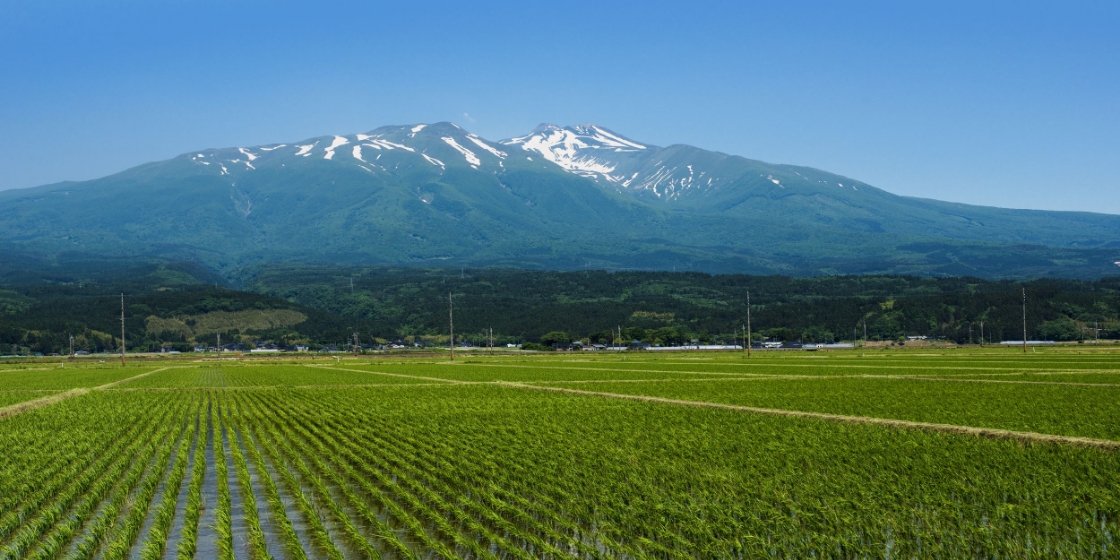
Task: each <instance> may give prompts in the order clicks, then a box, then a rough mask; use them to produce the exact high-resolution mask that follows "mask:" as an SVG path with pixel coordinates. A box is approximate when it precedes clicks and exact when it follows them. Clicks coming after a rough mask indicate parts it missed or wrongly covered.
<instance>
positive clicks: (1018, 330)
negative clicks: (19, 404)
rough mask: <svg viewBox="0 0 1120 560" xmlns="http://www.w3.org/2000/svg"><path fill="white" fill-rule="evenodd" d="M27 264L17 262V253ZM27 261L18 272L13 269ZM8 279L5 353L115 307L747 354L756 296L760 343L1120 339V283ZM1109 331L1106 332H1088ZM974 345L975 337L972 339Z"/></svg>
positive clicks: (89, 345)
mask: <svg viewBox="0 0 1120 560" xmlns="http://www.w3.org/2000/svg"><path fill="white" fill-rule="evenodd" d="M17 256H18V255H17ZM16 261H18V262H16ZM10 262H12V263H14V264H7V263H5V265H3V266H0V354H7V353H33V352H39V353H43V354H49V353H54V352H66V351H68V344H69V336H70V335H73V336H74V337H75V348H76V349H78V350H85V351H90V352H96V351H106V350H113V349H115V348H117V347H118V346H119V340H120V338H119V337H120V314H121V301H120V298H121V294H124V299H125V310H124V311H125V330H126V335H125V336H126V340H127V344H128V348H129V350H130V351H154V350H159V349H160V348H161V347H169V348H177V349H180V350H185V349H189V348H191V347H193V346H194V345H196V344H197V345H205V346H212V345H214V344H215V343H216V341H217V336H218V334H221V335H222V341H223V343H226V344H230V343H232V344H239V345H240V346H241V347H242V348H251V347H252V346H253V345H254V344H257V343H262V344H263V343H272V344H278V345H289V346H290V345H295V344H306V345H309V346H311V347H312V348H318V347H321V346H339V345H344V344H348V341H349V340H350V337H351V336H352V335H353V333H355V332H356V333H358V335H359V340H360V341H361V342H363V343H365V344H378V343H385V342H389V341H395V340H401V341H405V342H418V343H443V344H445V343H446V336H447V332H448V300H449V297H450V298H451V301H453V302H454V307H455V325H456V333H457V335H458V337H457V338H458V339H459V340H462V341H465V342H481V341H482V340H483V338H484V337H483V333H484V332H487V333H488V332H489V329H491V328H492V329H493V332H494V335H495V338H496V340H497V341H498V342H499V343H509V342H536V341H540V340H541V338H542V337H544V336H545V335H549V333H552V334H551V335H549V336H548V337H547V339H548V340H549V341H554V340H561V339H565V338H570V339H573V340H579V339H584V340H588V341H591V342H599V341H611V340H614V337H613V336H612V334H611V332H612V331H614V330H616V329H618V328H621V329H622V331H623V337H624V338H625V339H627V340H641V341H645V342H649V343H650V344H664V345H671V344H679V343H684V342H689V341H691V340H693V339H696V340H699V341H701V342H723V343H733V342H737V341H740V340H741V336H742V333H741V330H742V328H743V326H744V324H745V322H746V315H747V313H746V310H747V294H748V292H749V293H750V302H751V320H752V327H753V329H752V330H753V333H754V335H755V336H756V338H759V337H767V338H771V339H776V340H783V341H796V340H801V341H804V342H833V341H845V340H861V339H864V337H865V336H866V338H867V339H868V340H888V341H895V340H898V339H899V338H900V337H904V336H907V335H923V336H929V337H934V338H938V339H944V340H948V341H953V342H960V343H966V342H968V341H969V340H972V341H974V342H979V341H980V333H981V323H983V324H984V326H983V332H984V335H985V339H988V340H999V339H1001V338H1004V339H1011V340H1016V339H1020V338H1021V337H1022V293H1023V289H1024V288H1025V289H1026V294H1027V329H1028V336H1030V337H1031V338H1039V339H1050V340H1077V339H1080V338H1082V337H1086V338H1093V337H1094V336H1096V335H1098V334H1099V336H1100V337H1101V338H1120V316H1118V313H1120V278H1115V277H1114V278H1107V279H1103V280H1099V281H1093V282H1090V281H1077V280H1035V281H1030V282H1026V283H1018V282H1012V281H998V282H997V281H988V280H981V279H976V278H920V277H908V276H827V277H816V278H790V277H784V276H748V275H709V274H703V273H696V272H677V273H674V272H605V271H601V270H588V271H578V272H548V271H526V270H517V269H436V268H432V269H420V268H359V267H340V266H306V265H291V266H280V265H268V266H261V267H257V268H252V269H246V270H243V271H242V272H241V276H240V277H238V278H235V279H234V281H233V282H232V283H229V284H227V283H225V281H224V280H223V279H222V278H220V277H218V276H216V275H214V274H213V273H211V272H210V271H209V270H207V269H205V268H202V267H200V266H198V265H194V264H191V263H178V262H158V261H133V260H127V259H120V260H78V259H74V260H62V261H56V262H47V261H41V260H36V259H32V258H26V259H24V260H22V261H19V260H18V259H13V260H12V261H10ZM1097 328H1099V329H1100V331H1099V333H1097V332H1096V331H1095V330H1094V329H1097ZM970 337H971V338H970Z"/></svg>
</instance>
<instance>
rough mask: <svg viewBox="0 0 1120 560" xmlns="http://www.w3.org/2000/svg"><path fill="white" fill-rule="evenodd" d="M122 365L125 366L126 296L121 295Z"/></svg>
mask: <svg viewBox="0 0 1120 560" xmlns="http://www.w3.org/2000/svg"><path fill="white" fill-rule="evenodd" d="M121 365H122V366H123V365H124V294H121Z"/></svg>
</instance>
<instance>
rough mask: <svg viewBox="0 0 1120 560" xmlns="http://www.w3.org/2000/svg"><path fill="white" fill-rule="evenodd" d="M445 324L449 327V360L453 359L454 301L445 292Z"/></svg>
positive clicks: (448, 293) (449, 293)
mask: <svg viewBox="0 0 1120 560" xmlns="http://www.w3.org/2000/svg"><path fill="white" fill-rule="evenodd" d="M447 324H448V325H450V327H451V346H450V348H451V361H455V302H454V301H453V300H452V299H451V292H447Z"/></svg>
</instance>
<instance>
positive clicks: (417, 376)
mask: <svg viewBox="0 0 1120 560" xmlns="http://www.w3.org/2000/svg"><path fill="white" fill-rule="evenodd" d="M306 367H309V368H318V369H334V370H338V371H354V372H357V373H369V374H373V375H388V376H390V377H404V378H407V379H423V380H425V381H439V382H441V383H453V384H459V385H462V384H465V383H469V382H467V381H458V380H455V379H441V378H439V377H425V376H423V375H405V374H403V373H386V372H384V371H369V370H365V369H349V368H343V367H334V366H313V365H307V366H306ZM343 387H345V385H343Z"/></svg>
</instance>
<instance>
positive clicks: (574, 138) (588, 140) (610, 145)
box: [502, 124, 647, 183]
mask: <svg viewBox="0 0 1120 560" xmlns="http://www.w3.org/2000/svg"><path fill="white" fill-rule="evenodd" d="M502 144H505V145H508V146H519V147H521V149H523V150H525V151H528V152H536V153H538V154H540V155H541V156H542V157H544V158H545V159H547V160H548V161H551V162H552V163H555V164H556V165H559V166H560V167H562V168H564V169H565V170H567V171H569V172H571V173H575V174H577V175H582V176H584V177H591V178H602V179H605V180H607V181H609V182H612V183H621V182H622V181H623V180H624V179H625V177H624V176H622V175H614V172H615V170H616V169H617V164H616V163H615V162H614V161H613V159H612V157H611V155H610V154H617V153H628V152H639V151H642V150H645V149H647V148H646V146H644V145H642V144H639V143H637V142H634V141H631V140H627V139H625V138H623V137H621V136H619V135H617V134H614V133H613V132H610V131H608V130H606V129H603V128H602V127H599V126H597V125H593V124H589V125H582V126H574V127H568V128H560V127H558V126H556V125H551V124H548V125H542V126H540V127H537V129H536V130H534V131H533V132H532V133H530V134H529V135H527V136H521V137H518V138H511V139H509V140H506V141H504V142H502Z"/></svg>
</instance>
